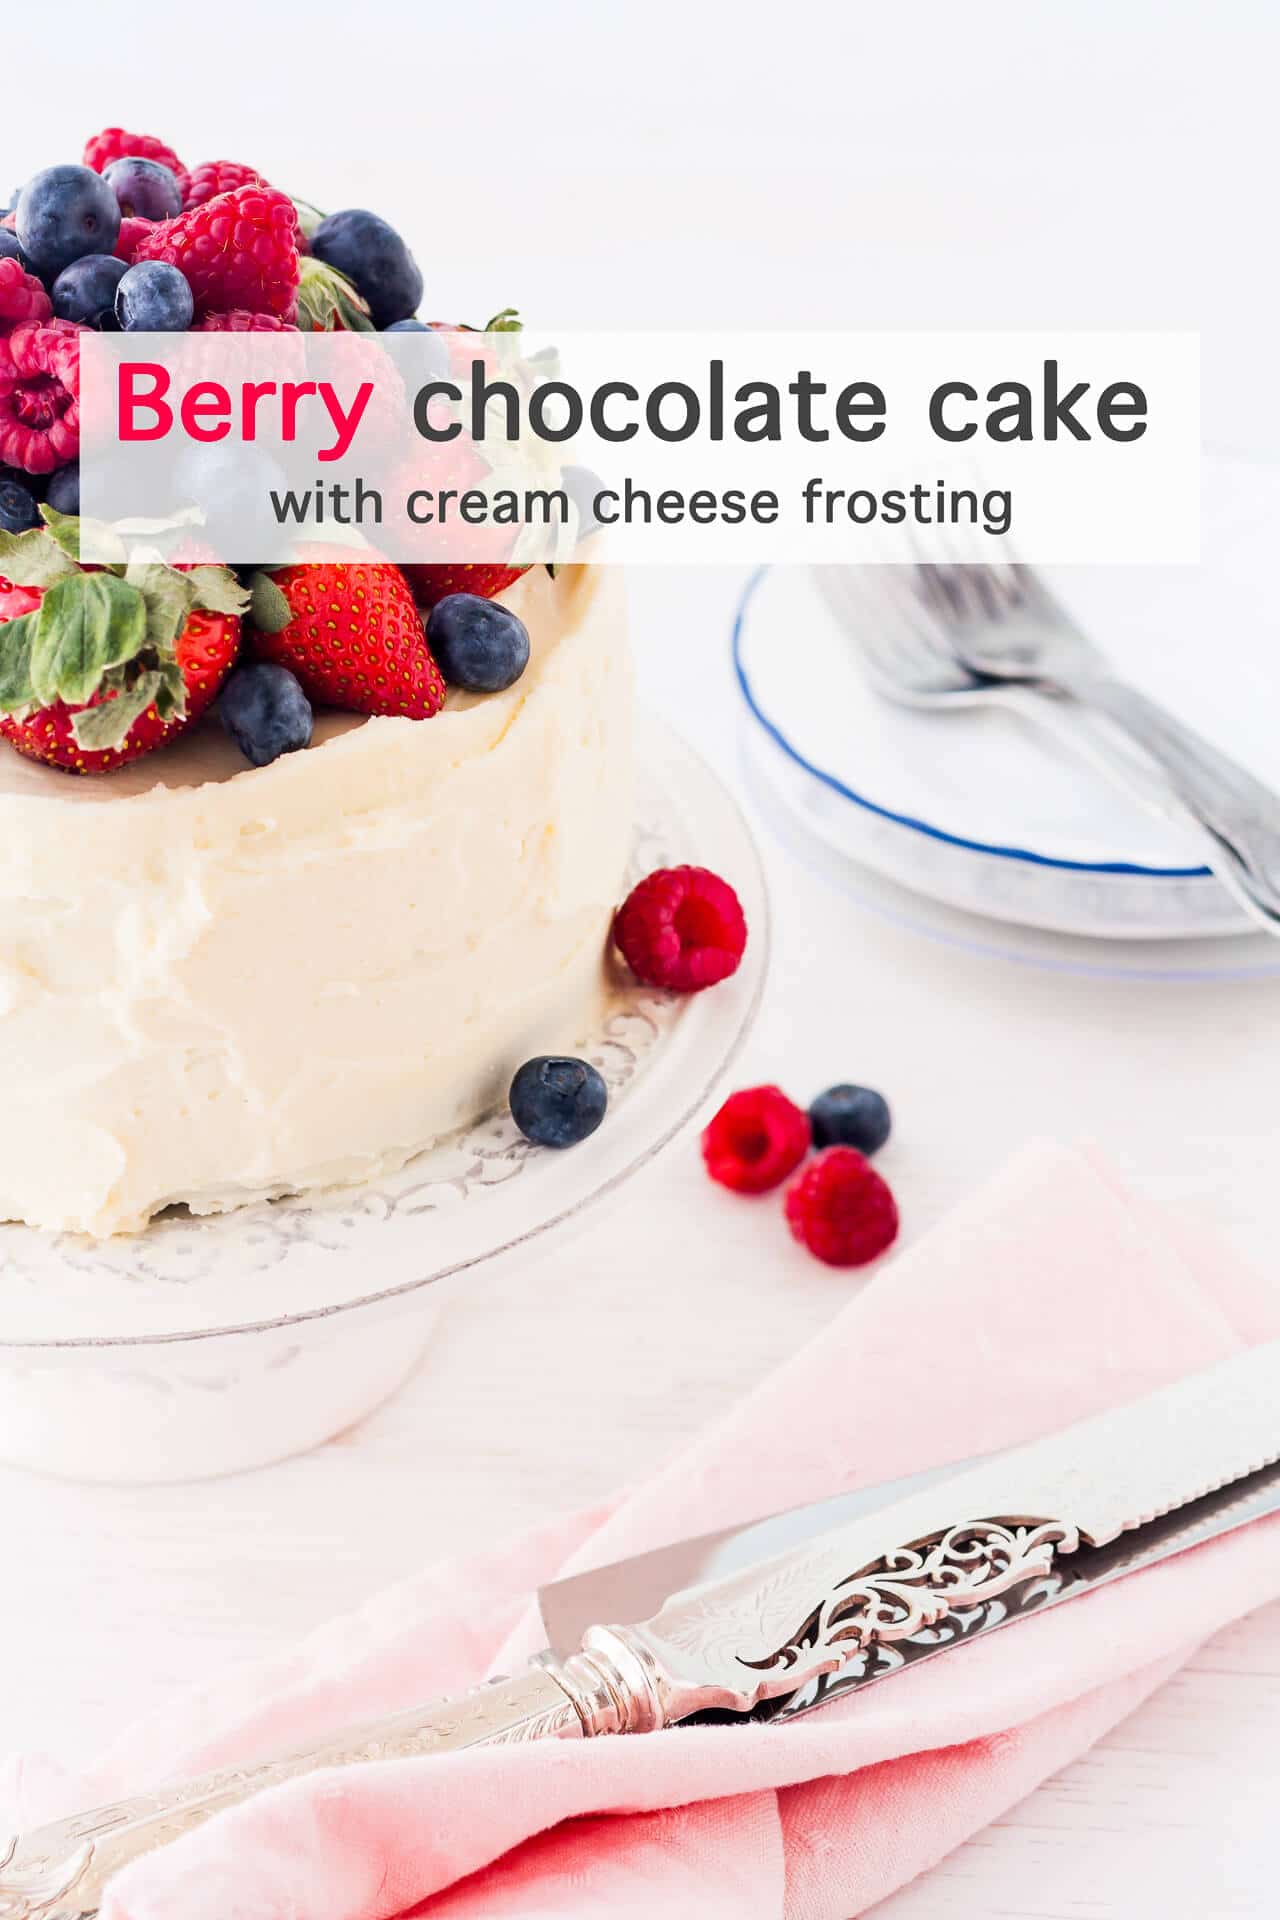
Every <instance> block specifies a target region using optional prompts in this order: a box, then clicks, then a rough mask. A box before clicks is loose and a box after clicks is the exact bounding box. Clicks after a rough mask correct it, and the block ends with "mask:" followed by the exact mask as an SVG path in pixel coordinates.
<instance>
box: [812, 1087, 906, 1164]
mask: <svg viewBox="0 0 1280 1920" xmlns="http://www.w3.org/2000/svg"><path fill="white" fill-rule="evenodd" d="M809 1123H810V1125H811V1126H812V1128H813V1144H814V1146H815V1147H856V1148H857V1149H858V1152H859V1153H865V1154H868V1155H870V1154H873V1153H878V1152H879V1150H880V1148H881V1147H882V1146H883V1145H884V1143H885V1141H886V1140H887V1139H888V1138H889V1133H890V1130H891V1128H892V1125H893V1119H892V1116H891V1114H890V1112H889V1103H888V1101H887V1100H886V1099H885V1097H884V1095H883V1094H882V1093H877V1092H876V1091H875V1089H874V1088H873V1087H855V1086H851V1085H849V1084H848V1083H847V1082H842V1083H841V1084H840V1085H839V1086H835V1087H828V1088H827V1090H826V1092H825V1093H820V1094H819V1095H818V1097H817V1099H816V1100H814V1101H812V1102H811V1104H810V1107H809Z"/></svg>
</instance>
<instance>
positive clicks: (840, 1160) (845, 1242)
mask: <svg viewBox="0 0 1280 1920" xmlns="http://www.w3.org/2000/svg"><path fill="white" fill-rule="evenodd" d="M785 1206H786V1214H787V1223H788V1225H789V1226H790V1228H791V1231H792V1233H793V1234H794V1235H795V1237H796V1239H797V1240H798V1241H799V1242H800V1244H801V1246H802V1247H808V1249H809V1251H810V1253H812V1254H816V1256H817V1258H818V1259H819V1260H825V1261H826V1263H827V1265H828V1266H829V1267H864V1266H865V1265H866V1264H867V1262H868V1260H874V1259H875V1258H876V1255H877V1254H881V1253H883V1252H884V1250H885V1248H886V1247H889V1246H892V1245H893V1242H894V1241H895V1240H896V1239H897V1237H898V1205H897V1202H896V1201H895V1199H894V1197H893V1195H892V1193H891V1192H890V1191H889V1186H888V1182H887V1181H885V1180H883V1179H881V1177H880V1175H879V1174H878V1173H877V1172H876V1170H875V1168H874V1167H873V1166H871V1165H869V1164H868V1162H867V1161H866V1159H865V1158H864V1157H863V1155H862V1154H860V1153H859V1152H858V1150H857V1148H856V1147H828V1148H827V1149H826V1152H825V1153H820V1154H819V1155H818V1156H817V1158H816V1159H815V1160H814V1161H813V1162H812V1163H811V1164H810V1165H809V1166H807V1167H806V1168H805V1170H804V1172H803V1173H802V1174H800V1175H798V1177H797V1178H796V1179H795V1180H793V1181H792V1183H791V1185H790V1186H789V1187H788V1188H787V1197H786V1202H785Z"/></svg>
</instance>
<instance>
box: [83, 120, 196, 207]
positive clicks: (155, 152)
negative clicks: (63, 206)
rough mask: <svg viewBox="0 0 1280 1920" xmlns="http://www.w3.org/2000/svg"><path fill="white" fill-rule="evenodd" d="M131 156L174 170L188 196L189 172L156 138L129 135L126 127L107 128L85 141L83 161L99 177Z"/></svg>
mask: <svg viewBox="0 0 1280 1920" xmlns="http://www.w3.org/2000/svg"><path fill="white" fill-rule="evenodd" d="M130 155H136V156H137V158H138V159H140V160H158V161H159V163H160V165H161V166H162V167H171V168H172V169H173V173H174V176H175V178H176V179H177V182H178V187H179V189H180V191H181V192H182V193H183V194H185V193H186V189H187V170H186V168H185V167H184V166H183V164H182V162H181V160H179V158H178V156H177V154H176V153H175V152H174V150H173V148H172V147H171V146H168V145H167V144H166V143H165V141H163V140H157V139H156V137H155V135H154V134H150V133H126V132H125V130H124V128H123V127H104V128H103V130H102V132H101V133H95V134H94V136H93V138H92V139H91V140H86V141H85V146H84V153H83V155H82V156H81V157H82V159H83V161H84V164H85V166H86V167H92V168H93V170H94V172H95V173H104V172H105V171H106V169H107V168H108V167H109V166H110V165H111V163H112V161H113V160H127V159H128V158H129V157H130Z"/></svg>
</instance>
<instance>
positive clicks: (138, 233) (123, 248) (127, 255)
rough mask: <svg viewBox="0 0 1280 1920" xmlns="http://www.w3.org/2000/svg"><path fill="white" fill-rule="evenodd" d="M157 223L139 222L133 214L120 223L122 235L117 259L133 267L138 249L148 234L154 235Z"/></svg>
mask: <svg viewBox="0 0 1280 1920" xmlns="http://www.w3.org/2000/svg"><path fill="white" fill-rule="evenodd" d="M156 225H157V222H156V221H154V220H139V219H137V218H136V217H135V216H134V215H133V214H127V215H126V216H125V218H124V219H123V220H122V221H121V222H120V233H119V236H118V238H117V240H116V259H117V260H127V261H128V262H129V264H130V266H132V265H133V262H134V259H135V258H136V256H137V252H138V248H139V246H140V245H141V243H142V240H143V238H144V237H145V235H147V234H148V233H154V232H155V229H156Z"/></svg>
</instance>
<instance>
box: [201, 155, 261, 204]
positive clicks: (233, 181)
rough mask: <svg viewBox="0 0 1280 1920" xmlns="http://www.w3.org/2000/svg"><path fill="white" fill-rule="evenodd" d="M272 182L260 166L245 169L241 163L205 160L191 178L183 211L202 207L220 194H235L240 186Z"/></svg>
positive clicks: (256, 185)
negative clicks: (260, 170) (262, 172)
mask: <svg viewBox="0 0 1280 1920" xmlns="http://www.w3.org/2000/svg"><path fill="white" fill-rule="evenodd" d="M267 185H268V181H267V179H266V176H265V175H264V174H261V173H259V172H258V169H257V168H256V167H246V166H242V165H241V163H240V161H239V160H205V161H202V162H201V164H200V165H199V166H198V167H192V169H191V172H190V173H189V174H188V175H187V190H186V192H185V193H184V194H183V196H182V211H183V212H184V213H190V211H191V209H192V208H193V207H202V206H203V205H204V203H205V201H206V200H216V199H217V197H218V195H219V194H220V193H234V191H235V189H236V188H237V187H265V186H267Z"/></svg>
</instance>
